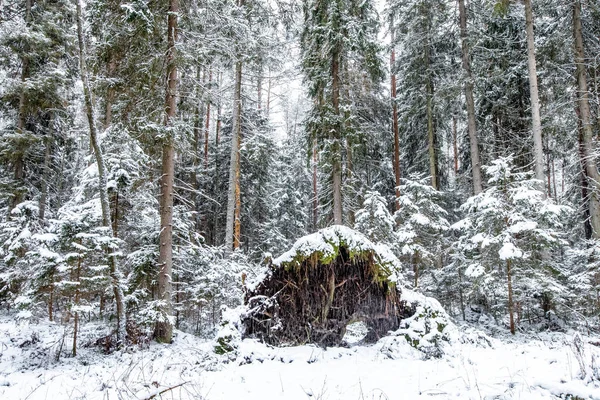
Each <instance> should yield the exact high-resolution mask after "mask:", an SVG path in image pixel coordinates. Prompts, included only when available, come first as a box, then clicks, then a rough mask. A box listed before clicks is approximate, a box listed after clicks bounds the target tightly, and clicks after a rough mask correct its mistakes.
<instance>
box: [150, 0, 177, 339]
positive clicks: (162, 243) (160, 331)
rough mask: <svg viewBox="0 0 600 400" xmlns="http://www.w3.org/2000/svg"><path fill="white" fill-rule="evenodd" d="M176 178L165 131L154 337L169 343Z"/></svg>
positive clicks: (172, 17)
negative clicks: (158, 305) (158, 308)
mask: <svg viewBox="0 0 600 400" xmlns="http://www.w3.org/2000/svg"><path fill="white" fill-rule="evenodd" d="M178 12H179V0H170V1H169V13H168V17H167V46H168V48H167V55H166V64H167V88H166V95H165V127H166V129H167V130H168V131H169V130H170V129H172V126H173V119H174V118H175V115H176V112H177V108H176V106H177V103H176V99H177V65H176V63H175V56H176V48H175V43H176V42H177V13H178ZM174 180H175V148H174V146H173V133H172V132H168V133H167V137H166V138H165V139H164V142H163V149H162V176H161V194H160V206H161V209H160V236H159V255H158V265H159V268H160V272H159V274H158V297H159V299H160V300H161V302H162V304H161V311H162V314H163V315H162V318H161V319H160V320H159V321H157V324H156V331H155V333H154V334H155V337H156V340H157V341H159V342H164V343H170V342H171V340H172V338H173V324H172V323H171V320H170V317H171V316H172V315H173V306H172V302H171V301H172V300H171V296H172V292H173V282H172V271H173V194H174V193H173V192H174Z"/></svg>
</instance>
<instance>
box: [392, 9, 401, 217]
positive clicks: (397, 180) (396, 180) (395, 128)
mask: <svg viewBox="0 0 600 400" xmlns="http://www.w3.org/2000/svg"><path fill="white" fill-rule="evenodd" d="M390 30H391V42H392V54H391V55H390V75H391V95H392V130H393V131H394V183H395V185H396V188H395V193H396V201H395V202H394V204H395V206H396V211H399V210H400V132H399V127H398V104H397V103H396V74H395V71H394V69H395V68H396V49H395V47H394V40H395V37H394V21H393V20H392V21H391V22H390Z"/></svg>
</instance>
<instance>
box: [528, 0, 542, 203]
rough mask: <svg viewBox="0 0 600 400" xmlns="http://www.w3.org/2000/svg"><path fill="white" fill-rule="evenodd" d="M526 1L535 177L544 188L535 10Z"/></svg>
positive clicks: (529, 0)
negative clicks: (534, 33) (534, 24)
mask: <svg viewBox="0 0 600 400" xmlns="http://www.w3.org/2000/svg"><path fill="white" fill-rule="evenodd" d="M524 3H525V29H526V31H527V66H528V70H529V97H530V100H531V122H532V127H533V152H534V170H535V179H537V180H539V181H541V182H540V190H542V192H543V193H544V196H545V195H546V191H545V190H544V186H545V184H544V153H543V147H542V121H541V118H540V99H539V95H538V84H537V70H536V65H535V44H534V37H533V11H532V7H531V0H524Z"/></svg>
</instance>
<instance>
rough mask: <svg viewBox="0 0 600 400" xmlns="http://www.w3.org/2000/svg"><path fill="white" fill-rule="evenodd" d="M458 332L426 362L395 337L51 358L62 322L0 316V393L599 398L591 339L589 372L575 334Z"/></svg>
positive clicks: (82, 352)
mask: <svg viewBox="0 0 600 400" xmlns="http://www.w3.org/2000/svg"><path fill="white" fill-rule="evenodd" d="M86 329H87V332H88V333H87V334H88V335H89V336H90V337H91V336H92V335H93V334H94V331H93V329H92V328H89V327H88V328H86ZM97 329H104V328H103V327H100V326H98V327H97ZM460 331H461V333H460V339H458V340H456V341H455V342H454V343H453V344H452V346H451V347H449V348H448V347H447V348H446V354H445V355H444V356H443V357H442V358H440V359H429V360H424V359H423V357H422V354H421V353H420V352H418V351H417V350H414V349H413V348H411V347H409V346H408V345H407V342H406V341H405V339H404V337H403V336H398V337H387V338H384V339H382V340H381V341H380V342H378V343H377V344H375V345H370V346H354V347H351V348H329V349H327V350H324V349H321V348H317V347H313V346H301V347H290V348H272V347H268V346H265V345H263V344H260V343H257V342H256V341H252V340H245V341H243V342H242V343H241V344H240V347H239V351H238V354H237V356H236V357H235V358H234V357H229V358H228V357H227V356H217V355H215V354H214V353H213V352H212V348H213V347H212V346H213V344H212V343H210V342H206V341H202V340H200V339H198V338H196V337H194V336H192V335H188V334H185V333H182V332H177V334H176V337H175V341H174V343H173V344H172V345H161V344H156V343H154V344H151V345H150V346H149V348H146V349H145V350H136V351H131V352H119V353H114V354H111V355H103V354H100V353H99V349H98V348H95V347H89V348H88V347H82V348H80V349H79V354H78V356H77V357H76V358H65V357H62V358H60V360H59V361H56V360H55V355H56V353H57V350H58V349H60V347H61V343H62V348H63V351H64V350H66V349H68V348H70V346H71V342H70V339H65V340H64V342H63V341H62V340H61V338H62V337H63V335H64V334H65V333H67V334H69V332H68V331H65V328H64V327H63V326H61V325H58V324H48V323H40V324H37V325H33V324H31V325H29V324H22V325H17V324H16V323H15V322H14V320H13V319H12V318H11V317H9V316H0V399H10V400H12V399H15V400H16V399H51V400H59V399H149V398H164V399H209V400H210V399H214V400H217V399H228V400H229V399H261V400H269V399H286V400H287V399H358V400H361V399H420V398H422V399H429V398H435V399H450V398H452V399H557V398H563V399H577V398H581V399H600V388H599V385H598V383H597V382H595V381H594V380H593V379H592V378H590V377H589V376H590V375H593V374H592V372H591V370H592V364H593V361H592V359H593V358H596V359H598V360H600V358H598V357H599V356H600V348H598V347H597V346H596V344H595V343H596V342H598V339H597V338H593V337H588V336H584V337H583V342H584V344H583V348H584V350H585V354H584V358H585V360H584V364H585V365H584V367H585V368H586V369H587V370H588V378H587V379H580V364H579V361H578V357H577V356H576V354H575V352H574V347H573V334H562V333H544V334H540V335H538V336H537V337H536V338H531V337H530V336H521V335H517V336H516V337H514V338H511V337H507V338H504V339H502V340H500V339H491V338H489V337H487V336H485V335H483V334H482V333H480V332H478V331H475V330H473V329H472V328H466V327H463V328H462V329H460ZM96 333H97V332H96ZM32 338H33V340H32ZM86 340H90V339H88V338H86V333H85V332H84V334H83V335H82V338H81V343H82V344H85V342H86ZM169 388H172V389H171V390H169ZM161 392H162V394H160V393H161ZM159 394H160V395H159ZM567 395H570V396H571V397H568V396H567ZM152 396H154V397H152ZM574 396H578V397H574Z"/></svg>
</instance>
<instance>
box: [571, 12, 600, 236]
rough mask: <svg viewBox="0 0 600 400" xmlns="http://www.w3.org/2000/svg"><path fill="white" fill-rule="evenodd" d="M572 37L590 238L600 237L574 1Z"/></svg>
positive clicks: (598, 178)
mask: <svg viewBox="0 0 600 400" xmlns="http://www.w3.org/2000/svg"><path fill="white" fill-rule="evenodd" d="M573 36H574V39H575V65H576V67H577V70H576V77H577V104H578V107H579V117H580V121H581V127H582V131H583V138H582V149H581V156H582V158H583V160H582V161H583V163H584V165H585V173H586V175H587V180H588V189H589V210H590V225H591V227H592V237H593V238H594V239H598V238H599V237H600V201H599V198H598V197H599V192H600V174H599V173H598V168H597V166H596V156H595V152H594V143H593V136H594V132H593V129H592V119H591V113H590V102H589V92H588V86H587V77H586V67H585V53H584V49H583V34H582V26H581V2H580V1H579V0H575V2H574V3H573Z"/></svg>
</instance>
